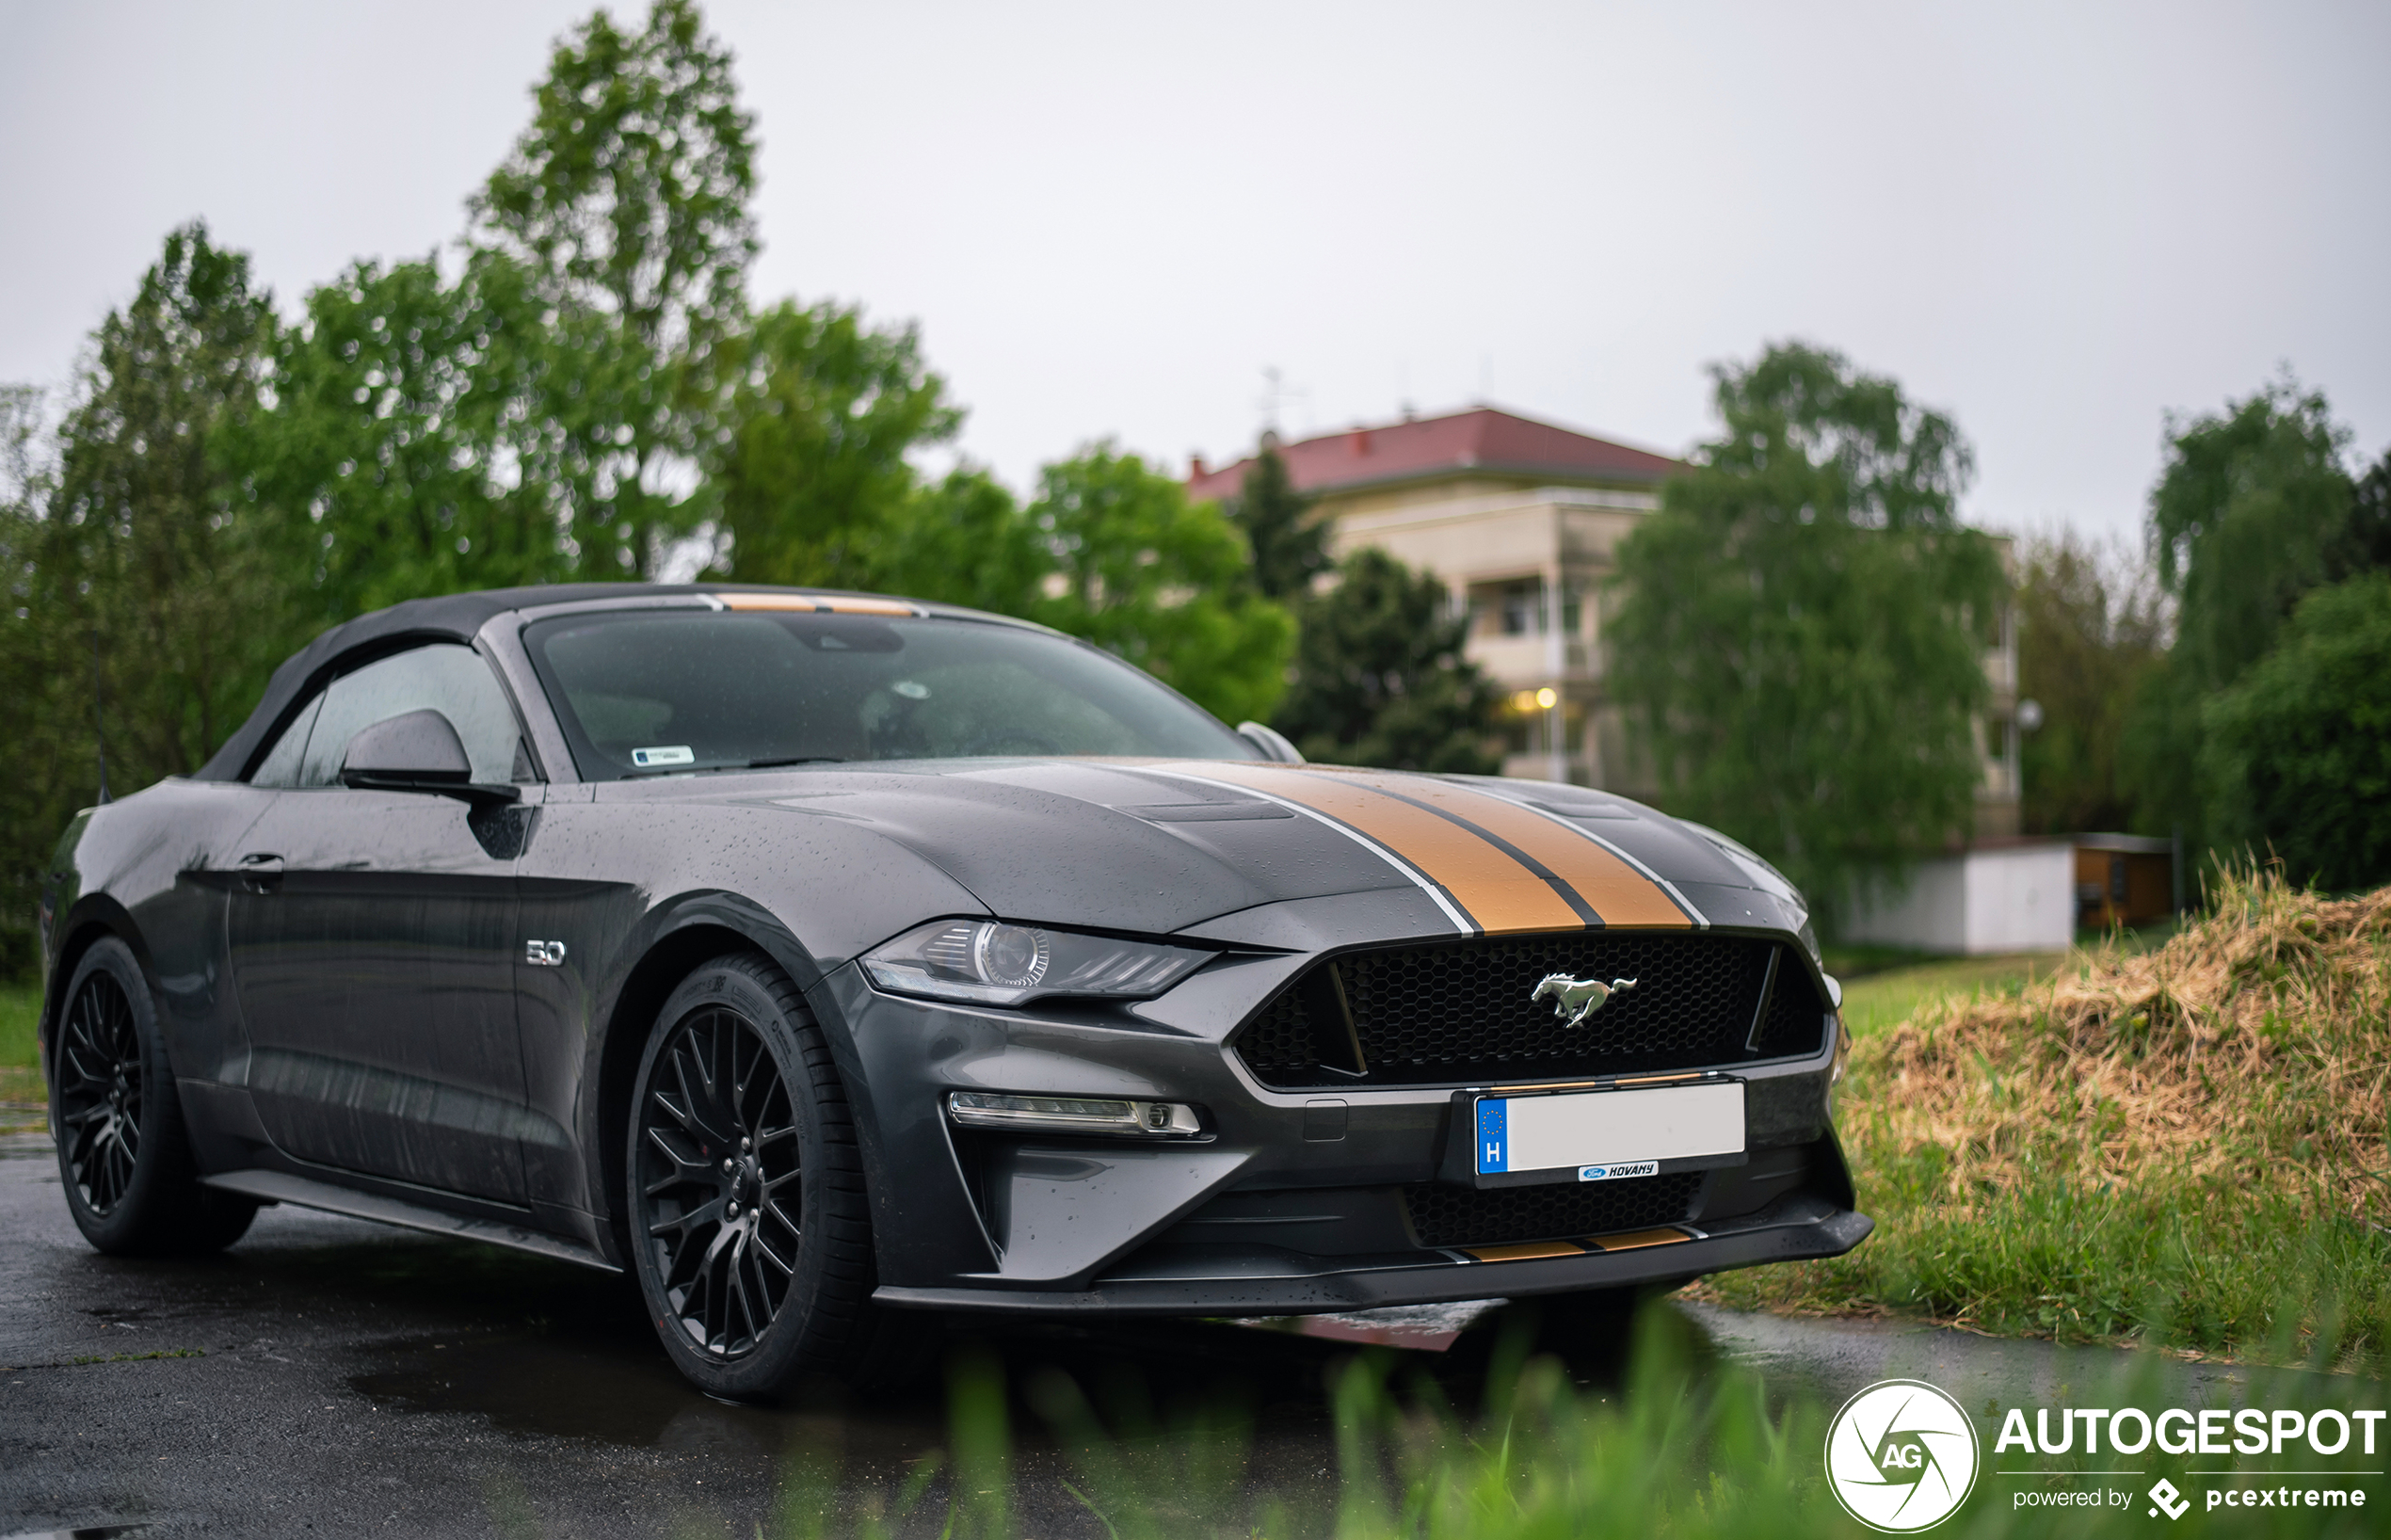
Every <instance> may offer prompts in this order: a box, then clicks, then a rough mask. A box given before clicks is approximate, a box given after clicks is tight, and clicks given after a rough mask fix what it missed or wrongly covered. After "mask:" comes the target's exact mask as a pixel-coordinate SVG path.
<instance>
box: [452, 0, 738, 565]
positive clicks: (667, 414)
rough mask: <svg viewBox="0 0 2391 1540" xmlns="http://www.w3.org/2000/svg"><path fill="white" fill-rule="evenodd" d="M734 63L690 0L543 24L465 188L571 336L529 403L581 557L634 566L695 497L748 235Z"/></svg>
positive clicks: (484, 230) (491, 232)
mask: <svg viewBox="0 0 2391 1540" xmlns="http://www.w3.org/2000/svg"><path fill="white" fill-rule="evenodd" d="M730 65H731V59H730V51H729V50H728V49H726V48H724V47H723V46H722V45H721V44H720V43H719V42H717V41H716V40H714V39H713V38H711V37H709V36H707V35H706V34H705V31H704V23H703V20H702V19H701V18H700V17H699V15H698V8H697V6H696V5H695V4H694V3H693V0H656V5H655V7H654V8H653V9H652V10H650V12H649V15H648V24H647V26H646V28H645V29H644V30H643V31H641V32H639V33H637V34H633V33H629V32H626V31H623V30H621V29H620V28H618V27H617V26H616V25H615V24H614V22H613V20H612V18H610V17H609V16H608V15H607V14H606V13H605V12H604V11H599V12H597V13H596V14H595V15H593V16H591V17H590V18H589V20H588V21H586V22H585V23H583V24H582V25H581V26H580V27H579V28H578V29H577V30H576V31H574V32H573V33H572V34H570V35H569V36H568V37H567V38H565V39H564V40H560V41H559V42H558V43H557V45H556V48H555V51H554V54H553V56H551V58H550V61H549V70H548V76H547V78H546V79H545V80H543V81H542V82H541V83H540V84H539V86H538V88H536V89H535V90H534V92H533V115H532V122H531V126H530V127H529V128H528V129H526V130H525V131H524V133H523V136H522V138H521V139H519V140H518V141H517V142H516V145H515V149H514V152H513V153H512V154H511V155H510V156H509V157H508V158H507V160H506V163H505V165H503V166H501V167H500V168H498V169H497V170H496V171H495V172H494V173H492V174H491V176H490V179H489V183H488V184H486V185H485V186H484V187H483V188H482V190H481V192H480V193H478V194H477V195H476V196H475V197H474V198H473V201H472V204H471V207H472V211H473V216H474V218H475V221H476V231H477V234H478V236H479V238H480V240H481V242H482V243H483V245H484V246H485V247H486V248H487V249H490V250H494V251H497V252H500V253H503V254H505V255H507V256H510V257H512V258H514V259H516V260H518V261H520V262H522V264H523V265H525V266H526V267H527V268H529V269H530V270H531V271H532V272H533V273H534V274H536V275H537V278H538V292H539V294H540V296H541V297H542V298H543V299H544V300H545V301H546V304H547V307H548V309H547V313H546V314H545V315H544V317H543V324H544V325H546V326H549V327H552V328H553V327H555V326H557V325H558V324H559V323H562V324H563V329H564V332H565V334H566V335H565V338H563V339H560V340H567V341H572V342H577V343H578V344H579V345H578V346H576V347H572V348H570V349H569V351H570V353H571V354H573V355H574V357H573V359H572V366H571V367H570V368H565V369H555V370H551V371H548V372H546V373H545V374H544V375H543V378H544V379H546V380H548V381H550V382H551V383H552V384H553V385H554V389H551V390H549V391H547V392H546V393H545V398H544V400H543V403H542V406H541V408H540V409H539V410H538V413H537V415H538V416H539V417H540V418H542V419H544V420H545V421H547V422H548V423H550V424H553V425H554V427H555V431H554V434H553V435H552V438H551V441H550V446H549V447H550V449H551V453H550V454H549V456H547V457H546V458H545V462H544V463H543V464H542V465H541V466H540V470H541V471H542V472H543V473H545V474H547V475H549V476H551V477H553V478H554V485H555V486H556V487H557V488H558V489H560V490H561V491H563V492H564V493H565V494H566V497H567V505H566V512H567V516H568V517H569V519H570V525H571V530H570V546H569V548H568V550H569V553H570V555H571V556H572V557H573V559H574V560H575V561H576V563H577V564H578V566H579V569H580V570H581V571H582V572H583V573H585V574H586V575H590V576H596V577H615V576H623V575H629V574H637V575H641V576H646V575H648V574H649V573H650V571H651V570H652V569H653V567H654V564H655V562H656V560H657V559H658V558H659V557H660V555H661V553H662V552H663V549H664V545H665V543H666V540H667V539H669V538H670V537H672V536H674V535H676V534H679V533H682V532H683V531H685V530H687V529H689V528H690V527H692V526H693V525H694V524H695V523H696V522H697V521H698V519H699V518H701V517H702V516H703V514H704V513H705V512H706V511H707V505H706V504H704V503H703V502H701V501H693V500H691V499H689V498H687V497H685V496H682V495H677V494H676V483H677V482H680V481H683V480H687V479H691V478H690V477H689V476H688V475H687V472H688V471H689V469H690V457H691V456H692V455H693V454H694V452H695V450H696V446H697V441H698V424H697V422H696V419H697V417H698V415H700V414H701V413H702V411H703V409H704V408H705V406H706V403H705V402H704V401H703V400H702V399H701V398H700V393H701V387H702V382H703V380H704V378H705V377H706V373H707V371H706V369H705V367H704V364H703V361H704V360H705V359H706V358H707V356H708V354H709V353H710V352H711V350H712V349H713V348H714V345H716V344H717V343H719V342H720V341H721V340H722V339H723V338H724V337H725V336H727V335H729V334H730V333H731V332H733V331H735V330H736V329H738V326H739V324H740V322H741V320H742V318H743V316H744V313H745V307H746V273H747V267H748V265H749V264H750V263H751V262H752V261H753V260H754V257H755V252H756V235H755V221H754V217H753V216H752V215H751V214H750V213H749V211H748V207H747V201H748V199H749V198H750V197H751V196H752V194H753V193H754V191H755V182H756V174H755V143H754V133H755V125H754V120H753V119H752V118H751V117H750V116H749V115H748V114H747V113H746V112H744V111H742V110H741V109H740V107H739V104H738V92H737V86H736V83H735V82H734V81H733V79H732V76H731V69H730ZM592 315H594V316H598V317H602V318H603V319H604V320H606V321H607V322H608V323H610V324H609V325H606V326H602V327H597V328H591V327H589V326H587V325H586V324H585V322H584V319H583V318H584V317H586V316H592Z"/></svg>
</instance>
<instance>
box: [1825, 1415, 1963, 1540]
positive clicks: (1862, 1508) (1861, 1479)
mask: <svg viewBox="0 0 2391 1540" xmlns="http://www.w3.org/2000/svg"><path fill="white" fill-rule="evenodd" d="M1978 1463H1979V1455H1978V1451H1977V1446H1976V1428H1975V1425H1974V1424H1973V1423H1971V1422H1970V1421H1969V1420H1968V1417H1967V1413H1966V1411H1964V1410H1962V1409H1961V1407H1960V1404H1959V1403H1958V1402H1956V1401H1953V1400H1952V1399H1951V1398H1950V1397H1949V1396H1947V1395H1945V1394H1944V1393H1943V1392H1942V1391H1941V1390H1938V1389H1936V1388H1934V1386H1931V1385H1929V1384H1927V1383H1926V1382H1925V1381H1924V1380H1882V1381H1879V1382H1878V1383H1876V1384H1874V1385H1871V1386H1869V1388H1867V1389H1865V1390H1862V1391H1861V1392H1860V1393H1859V1394H1858V1395H1855V1396H1853V1398H1852V1399H1851V1400H1849V1401H1847V1402H1845V1403H1844V1404H1843V1409H1842V1410H1841V1411H1839V1412H1837V1413H1836V1414H1835V1420H1834V1422H1833V1423H1832V1424H1830V1425H1829V1426H1828V1428H1827V1430H1826V1481H1827V1484H1828V1485H1829V1486H1831V1487H1833V1488H1834V1489H1835V1498H1836V1500H1837V1501H1838V1502H1840V1503H1842V1505H1843V1508H1844V1511H1845V1512H1846V1513H1849V1514H1850V1515H1851V1516H1853V1518H1856V1519H1858V1520H1859V1521H1860V1522H1861V1523H1863V1524H1865V1525H1867V1526H1868V1527H1869V1529H1871V1530H1881V1531H1883V1532H1886V1533H1887V1534H1911V1533H1915V1532H1918V1531H1919V1530H1925V1529H1932V1528H1933V1527H1934V1526H1935V1525H1937V1524H1939V1523H1941V1522H1942V1521H1943V1520H1944V1519H1946V1518H1949V1517H1950V1516H1951V1515H1952V1514H1954V1513H1957V1512H1958V1511H1959V1505H1960V1504H1961V1503H1962V1502H1965V1501H1966V1500H1967V1494H1968V1493H1969V1492H1970V1491H1971V1490H1973V1489H1974V1487H1975V1485H1976V1469H1977V1466H1978Z"/></svg>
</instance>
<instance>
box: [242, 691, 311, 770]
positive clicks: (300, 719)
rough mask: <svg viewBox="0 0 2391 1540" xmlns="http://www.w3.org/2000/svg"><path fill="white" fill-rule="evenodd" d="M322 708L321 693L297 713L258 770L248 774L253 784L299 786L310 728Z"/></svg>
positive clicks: (275, 741)
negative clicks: (251, 774) (300, 768)
mask: <svg viewBox="0 0 2391 1540" xmlns="http://www.w3.org/2000/svg"><path fill="white" fill-rule="evenodd" d="M323 709H324V697H323V696H322V695H321V694H318V695H317V696H316V697H315V698H314V699H313V700H310V701H309V702H308V703H307V705H306V707H305V708H304V709H302V710H301V711H300V712H299V714H297V716H294V717H292V718H291V725H290V726H289V727H286V728H284V729H283V730H282V736H281V737H280V738H277V739H275V740H274V746H273V748H272V749H271V750H269V751H268V752H267V754H266V756H265V762H263V763H261V764H259V766H258V767H257V774H255V775H253V776H251V777H250V778H249V784H250V785H252V786H297V784H298V783H299V766H300V764H301V762H303V761H304V759H305V757H306V754H307V734H308V730H310V729H311V728H313V727H314V726H315V714H316V713H318V712H320V711H322V710H323Z"/></svg>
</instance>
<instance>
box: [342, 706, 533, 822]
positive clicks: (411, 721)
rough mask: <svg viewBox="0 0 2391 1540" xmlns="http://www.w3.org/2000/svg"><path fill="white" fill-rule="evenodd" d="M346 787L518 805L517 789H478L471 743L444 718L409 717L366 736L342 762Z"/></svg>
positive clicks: (388, 721)
mask: <svg viewBox="0 0 2391 1540" xmlns="http://www.w3.org/2000/svg"><path fill="white" fill-rule="evenodd" d="M341 784H342V785H344V786H351V787H355V788H357V789H358V790H360V791H369V792H432V793H436V794H440V795H442V796H454V797H461V798H463V799H464V800H465V801H467V802H512V801H515V800H516V799H517V797H518V796H519V795H520V794H519V793H518V792H517V791H516V790H515V788H513V787H512V786H485V785H477V784H475V783H474V780H473V761H472V760H471V759H469V758H467V757H466V754H465V742H464V740H463V739H461V738H459V737H457V729H456V728H455V726H453V725H452V724H451V723H450V722H449V720H448V718H447V717H445V716H443V715H441V714H440V713H439V712H436V711H430V710H425V711H414V712H407V713H404V714H400V715H397V716H391V717H385V718H383V719H382V720H381V721H379V722H377V723H375V724H374V725H373V726H372V727H370V728H365V729H362V730H360V731H359V732H358V734H357V735H356V736H355V737H353V738H351V739H350V740H349V741H348V748H347V750H346V752H345V753H344V754H343V755H342V756H341Z"/></svg>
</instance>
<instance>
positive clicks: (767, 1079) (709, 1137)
mask: <svg viewBox="0 0 2391 1540" xmlns="http://www.w3.org/2000/svg"><path fill="white" fill-rule="evenodd" d="M646 1089H647V1094H646V1096H645V1097H644V1098H643V1099H641V1102H640V1106H639V1112H638V1130H639V1154H638V1159H637V1162H636V1163H635V1169H636V1171H637V1172H638V1175H639V1178H640V1194H639V1205H638V1214H639V1222H640V1229H641V1232H642V1233H641V1235H640V1237H639V1243H644V1244H645V1245H646V1246H647V1247H648V1248H649V1250H650V1256H651V1258H652V1263H653V1266H654V1268H655V1272H656V1274H657V1275H658V1277H659V1278H660V1279H661V1281H662V1284H663V1292H664V1295H665V1299H666V1303H667V1304H668V1306H669V1307H670V1308H671V1312H672V1322H673V1324H674V1325H675V1326H677V1327H678V1328H679V1330H680V1331H681V1332H682V1335H683V1336H685V1337H686V1338H687V1339H688V1340H689V1342H690V1344H691V1345H692V1346H693V1347H695V1348H697V1349H698V1351H700V1352H702V1353H704V1354H706V1355H707V1356H709V1357H712V1358H715V1359H719V1360H730V1359H734V1358H741V1357H745V1356H746V1355H748V1354H750V1353H753V1352H754V1351H755V1350H756V1347H757V1345H758V1344H759V1343H760V1342H762V1339H763V1336H764V1334H765V1333H766V1332H767V1331H769V1330H770V1329H771V1327H772V1323H773V1322H774V1320H775V1319H776V1318H778V1315H779V1314H780V1312H781V1310H782V1308H783V1307H786V1306H787V1304H788V1302H789V1292H790V1288H791V1285H792V1284H793V1283H794V1281H795V1278H796V1269H797V1253H798V1247H799V1246H800V1245H801V1244H802V1243H803V1241H804V1233H805V1232H804V1226H805V1196H804V1190H803V1187H802V1185H801V1183H800V1180H799V1179H800V1177H801V1176H802V1175H803V1173H802V1170H801V1165H802V1161H801V1156H800V1151H799V1145H798V1140H797V1125H796V1115H795V1113H794V1108H793V1107H792V1105H791V1102H790V1097H789V1086H788V1083H787V1081H786V1079H785V1078H784V1077H783V1076H782V1074H781V1072H780V1067H779V1066H778V1064H777V1063H775V1062H774V1059H773V1055H772V1051H771V1050H770V1049H769V1048H768V1047H766V1046H765V1043H764V1039H763V1035H762V1033H761V1032H759V1031H758V1030H757V1027H756V1025H755V1023H754V1022H752V1021H749V1020H747V1019H746V1018H744V1017H742V1016H741V1015H740V1014H739V1013H738V1012H737V1011H735V1010H732V1009H730V1007H728V1006H724V1005H716V1006H713V1007H710V1008H706V1009H701V1010H698V1011H696V1012H693V1013H692V1014H690V1015H689V1016H687V1017H685V1018H683V1019H682V1020H681V1021H680V1022H679V1024H677V1025H676V1026H674V1027H673V1028H672V1030H671V1035H669V1036H668V1037H667V1038H666V1041H665V1044H664V1047H663V1051H662V1052H661V1053H660V1054H659V1055H658V1057H657V1062H656V1064H655V1066H654V1069H653V1072H652V1073H651V1074H650V1077H649V1080H648V1084H647V1088H646Z"/></svg>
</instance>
